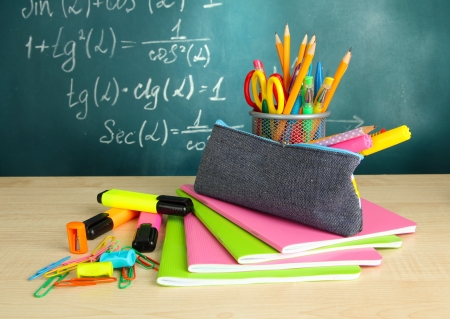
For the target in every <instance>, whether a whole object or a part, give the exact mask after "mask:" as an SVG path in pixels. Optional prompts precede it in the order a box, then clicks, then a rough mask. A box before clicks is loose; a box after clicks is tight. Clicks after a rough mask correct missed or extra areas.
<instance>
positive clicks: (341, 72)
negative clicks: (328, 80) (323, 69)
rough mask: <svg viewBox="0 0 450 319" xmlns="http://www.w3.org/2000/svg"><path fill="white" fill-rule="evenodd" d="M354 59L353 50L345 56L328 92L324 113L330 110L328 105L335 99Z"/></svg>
mask: <svg viewBox="0 0 450 319" xmlns="http://www.w3.org/2000/svg"><path fill="white" fill-rule="evenodd" d="M351 58H352V48H350V49H349V50H348V52H347V53H346V54H345V55H344V57H343V58H342V60H341V63H339V66H338V68H337V70H336V73H335V74H334V81H333V84H332V85H331V89H330V90H329V91H328V93H327V96H326V97H325V102H324V103H323V107H322V112H326V111H327V109H328V105H329V104H330V101H331V99H332V98H333V95H334V92H335V91H336V89H337V87H338V85H339V82H340V81H341V79H342V77H343V76H344V73H345V71H347V67H348V64H349V63H350V59H351Z"/></svg>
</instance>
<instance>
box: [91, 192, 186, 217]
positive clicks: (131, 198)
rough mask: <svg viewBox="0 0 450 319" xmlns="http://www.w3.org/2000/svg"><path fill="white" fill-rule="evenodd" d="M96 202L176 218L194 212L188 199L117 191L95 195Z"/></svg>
mask: <svg viewBox="0 0 450 319" xmlns="http://www.w3.org/2000/svg"><path fill="white" fill-rule="evenodd" d="M97 202H99V203H100V204H103V205H105V206H109V207H117V208H124V209H130V210H137V211H144V212H147V213H158V214H167V215H177V216H186V215H187V214H189V213H190V212H192V211H194V204H193V203H192V201H191V199H189V198H184V197H178V196H167V195H152V194H144V193H137V192H130V191H125V190H119V189H110V190H106V191H104V192H101V193H100V194H98V195H97Z"/></svg>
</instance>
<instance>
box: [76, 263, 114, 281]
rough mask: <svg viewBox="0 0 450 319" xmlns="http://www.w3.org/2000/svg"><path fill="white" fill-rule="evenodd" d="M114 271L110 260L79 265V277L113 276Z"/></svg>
mask: <svg viewBox="0 0 450 319" xmlns="http://www.w3.org/2000/svg"><path fill="white" fill-rule="evenodd" d="M113 271H114V268H113V264H112V262H110V261H101V262H93V263H82V264H78V266H77V277H78V278H82V277H112V275H113Z"/></svg>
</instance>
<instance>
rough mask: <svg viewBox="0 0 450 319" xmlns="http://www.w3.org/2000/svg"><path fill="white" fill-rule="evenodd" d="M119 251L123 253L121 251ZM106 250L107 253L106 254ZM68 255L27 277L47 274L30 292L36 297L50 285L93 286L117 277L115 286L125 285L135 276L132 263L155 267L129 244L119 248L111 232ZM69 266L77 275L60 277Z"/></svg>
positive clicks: (68, 270) (155, 264) (69, 270)
mask: <svg viewBox="0 0 450 319" xmlns="http://www.w3.org/2000/svg"><path fill="white" fill-rule="evenodd" d="M126 250H131V251H128V252H127V251H126ZM122 251H123V252H124V253H121V252H122ZM107 254H109V256H106V255H107ZM102 256H103V257H102ZM69 258H70V256H67V257H64V258H63V259H61V260H58V261H56V262H53V263H51V264H49V265H48V266H45V267H43V268H41V269H39V270H38V271H37V272H36V273H35V274H34V275H33V276H31V277H30V278H29V279H30V280H32V279H35V278H37V277H39V276H42V275H43V276H44V277H46V278H48V279H47V280H46V281H45V282H44V284H43V285H42V286H41V287H39V288H38V289H37V290H36V292H35V293H34V296H35V297H36V298H42V297H44V296H46V295H47V294H48V293H49V292H50V291H51V290H52V289H53V288H54V287H76V286H94V285H97V284H103V283H111V282H116V281H117V282H118V287H119V289H125V288H127V287H129V286H130V285H131V283H132V282H133V281H134V280H135V279H136V264H138V265H139V266H141V267H142V268H144V269H153V270H156V271H157V270H158V268H157V265H159V263H158V262H157V261H155V260H153V259H152V258H150V257H148V256H146V255H144V254H142V253H140V252H139V251H137V250H135V249H134V248H132V247H131V246H124V247H123V248H122V249H120V246H119V242H118V241H117V240H116V239H115V237H113V236H108V237H106V238H105V239H104V240H103V241H102V242H101V243H100V244H99V245H98V246H97V247H96V248H95V249H94V250H93V251H92V252H91V253H90V254H89V255H87V256H84V257H81V258H78V259H74V260H69ZM103 260H105V261H103ZM113 265H114V267H115V268H121V270H120V276H119V279H117V278H115V277H112V273H113V270H114V269H113V268H114V267H113ZM125 265H126V266H125ZM58 266H59V267H58ZM73 270H76V271H77V276H78V278H72V279H68V280H64V278H65V277H66V276H67V275H68V274H69V273H70V272H71V271H73Z"/></svg>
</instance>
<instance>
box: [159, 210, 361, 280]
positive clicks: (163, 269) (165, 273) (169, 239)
mask: <svg viewBox="0 0 450 319" xmlns="http://www.w3.org/2000/svg"><path fill="white" fill-rule="evenodd" d="M360 274H361V269H360V268H359V266H328V267H315V268H300V269H286V270H261V271H248V272H238V273H190V272H189V271H188V270H187V252H186V239H185V233H184V221H183V217H180V216H169V217H168V220H167V227H166V236H165V239H164V246H163V251H162V255H161V265H160V268H159V272H158V279H157V283H158V284H160V285H162V286H206V285H236V284H253V283H274V282H304V281H324V280H353V279H356V278H358V277H359V276H360Z"/></svg>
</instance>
